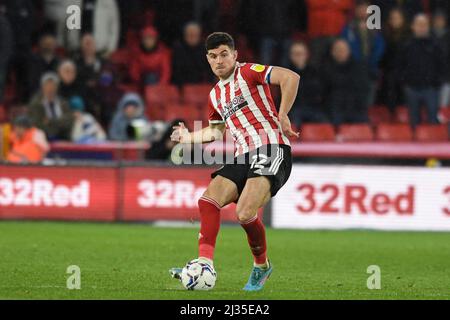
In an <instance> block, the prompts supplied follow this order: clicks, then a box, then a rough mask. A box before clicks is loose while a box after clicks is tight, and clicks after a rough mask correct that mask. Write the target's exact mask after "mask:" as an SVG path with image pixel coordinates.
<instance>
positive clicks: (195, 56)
mask: <svg viewBox="0 0 450 320" xmlns="http://www.w3.org/2000/svg"><path fill="white" fill-rule="evenodd" d="M205 55H206V51H205V47H204V45H203V42H202V28H201V27H200V25H199V24H198V23H195V22H190V23H188V24H187V25H186V26H185V27H184V33H183V40H182V41H181V42H179V43H176V44H175V46H174V48H173V75H172V79H173V83H175V84H177V85H180V86H181V85H184V84H186V83H202V82H207V81H208V80H211V78H212V77H211V72H210V68H209V65H208V62H207V61H206V57H205Z"/></svg>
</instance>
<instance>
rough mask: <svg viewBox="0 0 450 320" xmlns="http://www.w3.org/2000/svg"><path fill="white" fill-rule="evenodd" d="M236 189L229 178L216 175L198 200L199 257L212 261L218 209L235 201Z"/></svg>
mask: <svg viewBox="0 0 450 320" xmlns="http://www.w3.org/2000/svg"><path fill="white" fill-rule="evenodd" d="M237 198H238V190H237V187H236V184H235V183H234V182H232V181H231V180H229V179H227V178H225V177H222V176H216V177H215V178H214V179H213V180H212V181H211V183H210V184H209V186H208V188H207V189H206V191H205V193H204V194H203V196H202V197H200V199H199V201H198V207H199V212H200V232H199V240H198V251H199V252H198V253H199V259H205V260H207V261H208V262H210V263H212V261H213V259H214V249H215V246H216V239H217V235H218V233H219V229H220V209H221V208H222V207H224V206H226V205H227V204H229V203H232V202H234V201H236V199H237Z"/></svg>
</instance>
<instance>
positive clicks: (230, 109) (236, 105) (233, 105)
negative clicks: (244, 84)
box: [222, 95, 248, 120]
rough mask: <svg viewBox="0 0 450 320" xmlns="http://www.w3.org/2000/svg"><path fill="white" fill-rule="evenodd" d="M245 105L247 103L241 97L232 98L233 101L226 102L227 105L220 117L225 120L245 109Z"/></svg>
mask: <svg viewBox="0 0 450 320" xmlns="http://www.w3.org/2000/svg"><path fill="white" fill-rule="evenodd" d="M247 105H248V104H247V101H246V100H245V99H244V97H243V96H242V95H239V96H237V97H234V98H233V100H231V101H230V102H228V103H227V105H226V106H225V108H224V112H223V115H222V117H223V118H224V119H225V120H226V119H228V118H229V117H231V116H232V115H233V114H235V113H236V112H237V111H238V110H240V109H242V108H244V107H246V106H247Z"/></svg>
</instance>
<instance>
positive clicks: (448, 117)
mask: <svg viewBox="0 0 450 320" xmlns="http://www.w3.org/2000/svg"><path fill="white" fill-rule="evenodd" d="M438 118H439V121H440V122H442V123H448V122H450V106H449V107H447V108H440V109H439V113H438Z"/></svg>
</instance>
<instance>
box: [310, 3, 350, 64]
mask: <svg viewBox="0 0 450 320" xmlns="http://www.w3.org/2000/svg"><path fill="white" fill-rule="evenodd" d="M306 5H307V9H308V36H309V38H310V39H311V52H312V56H311V58H312V60H311V63H312V64H313V65H316V66H318V65H319V64H320V63H322V61H323V59H324V58H325V56H326V54H327V52H328V50H329V48H330V45H331V44H332V43H333V41H334V40H335V39H336V38H337V37H338V36H339V35H340V34H341V32H342V29H343V28H344V26H345V24H346V22H347V18H348V14H349V12H350V10H351V9H352V7H353V0H334V1H330V0H306Z"/></svg>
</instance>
